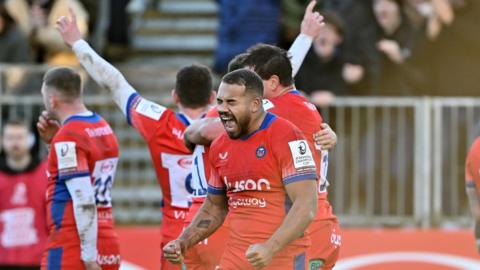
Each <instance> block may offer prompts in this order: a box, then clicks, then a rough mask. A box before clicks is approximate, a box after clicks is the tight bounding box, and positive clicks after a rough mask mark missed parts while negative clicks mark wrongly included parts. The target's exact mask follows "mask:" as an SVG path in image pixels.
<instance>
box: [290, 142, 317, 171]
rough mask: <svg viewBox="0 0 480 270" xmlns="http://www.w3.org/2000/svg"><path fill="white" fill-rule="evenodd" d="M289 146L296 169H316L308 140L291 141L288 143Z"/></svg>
mask: <svg viewBox="0 0 480 270" xmlns="http://www.w3.org/2000/svg"><path fill="white" fill-rule="evenodd" d="M288 146H289V147H290V152H291V154H292V158H293V165H294V166H295V169H299V168H305V167H315V161H314V159H313V156H312V152H311V151H310V148H309V147H308V144H307V141H306V140H297V141H291V142H288Z"/></svg>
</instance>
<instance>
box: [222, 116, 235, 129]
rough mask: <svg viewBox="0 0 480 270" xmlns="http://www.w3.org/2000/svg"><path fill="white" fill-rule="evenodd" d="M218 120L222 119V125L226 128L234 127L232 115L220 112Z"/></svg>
mask: <svg viewBox="0 0 480 270" xmlns="http://www.w3.org/2000/svg"><path fill="white" fill-rule="evenodd" d="M220 120H222V123H223V126H224V127H225V129H227V130H231V129H233V128H235V127H236V125H237V121H235V118H234V117H233V115H226V114H222V115H220Z"/></svg>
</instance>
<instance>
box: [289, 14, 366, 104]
mask: <svg viewBox="0 0 480 270" xmlns="http://www.w3.org/2000/svg"><path fill="white" fill-rule="evenodd" d="M322 14H323V17H324V22H325V25H324V26H323V27H322V28H321V30H320V33H319V34H318V36H317V37H316V39H315V40H314V42H313V46H312V48H311V49H310V51H309V53H308V55H307V57H306V58H305V61H304V62H303V65H302V67H301V68H300V71H299V73H298V74H297V76H296V77H295V83H296V86H297V87H298V88H299V89H301V90H302V91H304V92H305V93H307V94H308V95H310V97H311V99H312V102H313V103H314V104H315V105H317V106H320V107H323V106H325V105H328V103H330V101H332V98H333V97H334V96H337V95H345V94H347V88H348V86H347V84H349V83H350V84H354V83H357V82H359V81H360V80H361V79H362V77H363V73H364V69H363V67H362V66H360V65H353V64H350V63H347V62H346V60H345V52H344V47H343V42H344V23H343V20H342V19H341V18H340V17H339V16H338V15H337V14H336V13H334V12H331V11H330V12H329V11H326V12H322ZM349 94H350V93H349Z"/></svg>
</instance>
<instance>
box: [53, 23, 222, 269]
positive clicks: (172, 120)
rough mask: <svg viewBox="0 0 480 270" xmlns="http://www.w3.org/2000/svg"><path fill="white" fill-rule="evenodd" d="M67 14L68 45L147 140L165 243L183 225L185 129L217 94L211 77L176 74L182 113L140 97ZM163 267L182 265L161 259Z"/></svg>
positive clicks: (187, 157)
mask: <svg viewBox="0 0 480 270" xmlns="http://www.w3.org/2000/svg"><path fill="white" fill-rule="evenodd" d="M71 16H72V18H71V20H69V19H67V18H65V17H62V18H61V19H60V20H59V22H58V28H59V31H60V33H61V35H62V36H63V38H64V40H65V41H66V43H67V44H69V45H70V46H72V49H73V51H74V52H75V54H76V55H77V57H78V59H79V61H80V63H81V64H82V66H83V67H84V68H85V69H86V70H87V72H88V73H89V74H90V76H91V77H92V78H93V79H94V80H95V81H96V82H97V83H98V84H100V85H102V86H105V88H106V89H107V90H109V91H110V93H111V95H112V98H113V99H114V101H115V102H116V104H117V105H118V106H119V107H120V109H121V110H122V112H123V113H124V114H125V115H126V117H127V121H128V122H129V123H131V124H132V126H133V127H135V128H136V129H137V131H138V132H139V133H140V134H141V135H142V137H143V138H144V140H145V141H146V142H147V144H148V147H149V150H150V155H151V158H152V162H153V165H154V167H155V171H156V175H157V179H158V181H159V184H160V187H161V189H162V195H163V220H162V225H161V231H162V243H161V246H162V247H163V246H164V244H165V243H167V242H168V241H170V240H172V239H175V238H176V237H177V236H178V235H179V234H180V232H181V231H182V229H183V227H184V222H185V214H186V212H187V211H188V207H189V204H190V196H191V194H192V193H194V192H195V190H194V189H193V188H192V186H191V177H192V176H191V163H192V160H191V152H190V150H189V149H187V148H186V147H185V145H184V144H183V132H184V130H185V128H186V127H187V126H188V125H189V124H190V123H191V122H192V121H194V120H195V119H198V118H201V117H202V116H203V115H205V113H206V112H207V110H208V108H209V104H210V103H211V102H212V101H213V99H214V98H215V93H214V92H213V91H212V88H213V87H212V78H211V74H210V71H209V70H208V68H207V67H204V66H200V65H191V66H187V67H185V68H182V69H181V70H180V71H179V72H178V73H177V80H176V86H175V89H174V90H173V91H172V97H173V100H174V101H175V103H176V104H177V106H178V108H179V110H180V112H179V113H176V112H174V111H173V110H171V109H168V108H166V107H164V106H162V105H159V104H156V103H154V102H151V101H149V100H147V99H145V98H143V97H141V96H140V95H139V94H138V93H137V91H136V90H135V89H133V87H132V86H131V85H130V84H129V83H128V82H127V81H126V80H125V78H124V77H123V76H122V74H121V73H120V72H119V71H118V70H117V69H115V68H114V67H113V66H112V65H110V64H109V63H107V62H106V61H105V60H104V59H102V58H101V57H100V56H99V55H98V54H96V53H95V52H94V51H93V50H92V48H90V46H89V45H88V44H87V43H86V42H85V41H84V40H82V39H81V35H80V33H79V31H78V28H77V25H76V22H75V16H74V14H71ZM162 269H181V267H180V266H178V265H172V264H171V263H168V262H167V261H166V260H165V259H163V258H162Z"/></svg>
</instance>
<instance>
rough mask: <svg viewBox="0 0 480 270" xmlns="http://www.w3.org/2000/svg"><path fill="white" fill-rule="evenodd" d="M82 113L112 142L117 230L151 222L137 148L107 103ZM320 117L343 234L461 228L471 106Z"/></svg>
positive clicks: (391, 106)
mask: <svg viewBox="0 0 480 270" xmlns="http://www.w3.org/2000/svg"><path fill="white" fill-rule="evenodd" d="M86 103H87V104H88V106H89V107H91V108H92V109H93V110H95V111H96V112H98V113H99V114H101V115H102V116H103V117H104V118H106V119H107V120H108V121H109V122H110V124H111V125H112V127H113V129H114V130H115V132H116V134H117V136H118V139H119V142H120V148H121V149H120V150H121V156H120V160H121V162H120V166H119V171H118V175H117V178H116V182H115V186H114V192H113V196H114V201H115V216H116V218H117V221H118V222H120V223H137V222H153V223H155V222H159V221H160V219H161V214H160V210H159V209H160V201H161V191H160V189H159V187H158V184H157V181H156V177H155V173H154V170H153V169H152V167H151V162H150V156H149V154H148V150H147V148H146V145H145V143H144V142H143V141H142V139H141V138H140V136H138V134H137V133H136V132H135V131H134V129H133V128H131V127H129V126H127V124H126V121H125V119H124V117H123V115H122V114H121V113H120V111H119V110H118V109H117V108H116V107H115V106H114V104H113V103H112V102H111V101H110V99H109V98H108V97H106V96H92V97H87V99H86ZM42 107H43V105H42V100H41V98H40V96H38V95H36V96H31V95H29V96H26V95H21V96H18V95H17V96H13V95H5V94H4V95H0V115H2V117H0V121H2V120H1V118H3V119H5V118H6V117H13V116H22V117H25V118H27V119H29V120H32V121H33V119H36V117H37V116H38V113H39V112H40V111H41V108H42ZM322 116H323V117H324V119H325V120H326V121H327V122H328V123H330V124H331V125H332V127H333V128H334V129H335V131H336V132H337V134H338V138H339V141H338V144H337V146H336V148H335V150H334V151H333V152H332V153H331V155H330V168H329V180H330V183H331V185H330V188H329V189H330V191H329V197H330V201H331V202H332V204H333V206H334V210H335V212H336V213H337V214H338V215H339V217H340V219H341V222H342V223H343V224H344V225H365V226H377V225H378V226H382V225H383V226H399V225H402V226H406V225H407V226H408V225H411V226H424V227H428V226H446V225H455V226H457V225H460V226H464V225H467V224H469V221H470V219H469V211H468V202H467V199H466V195H465V191H464V190H465V189H464V161H465V156H466V154H467V150H468V147H469V145H470V144H471V143H472V142H473V140H474V138H475V137H476V136H478V135H480V99H476V98H375V97H369V98H353V97H346V98H337V100H336V101H335V104H334V105H332V106H331V107H330V108H327V109H324V110H322ZM0 124H1V123H0ZM0 126H1V125H0ZM44 153H45V151H44V150H43V154H44Z"/></svg>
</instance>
